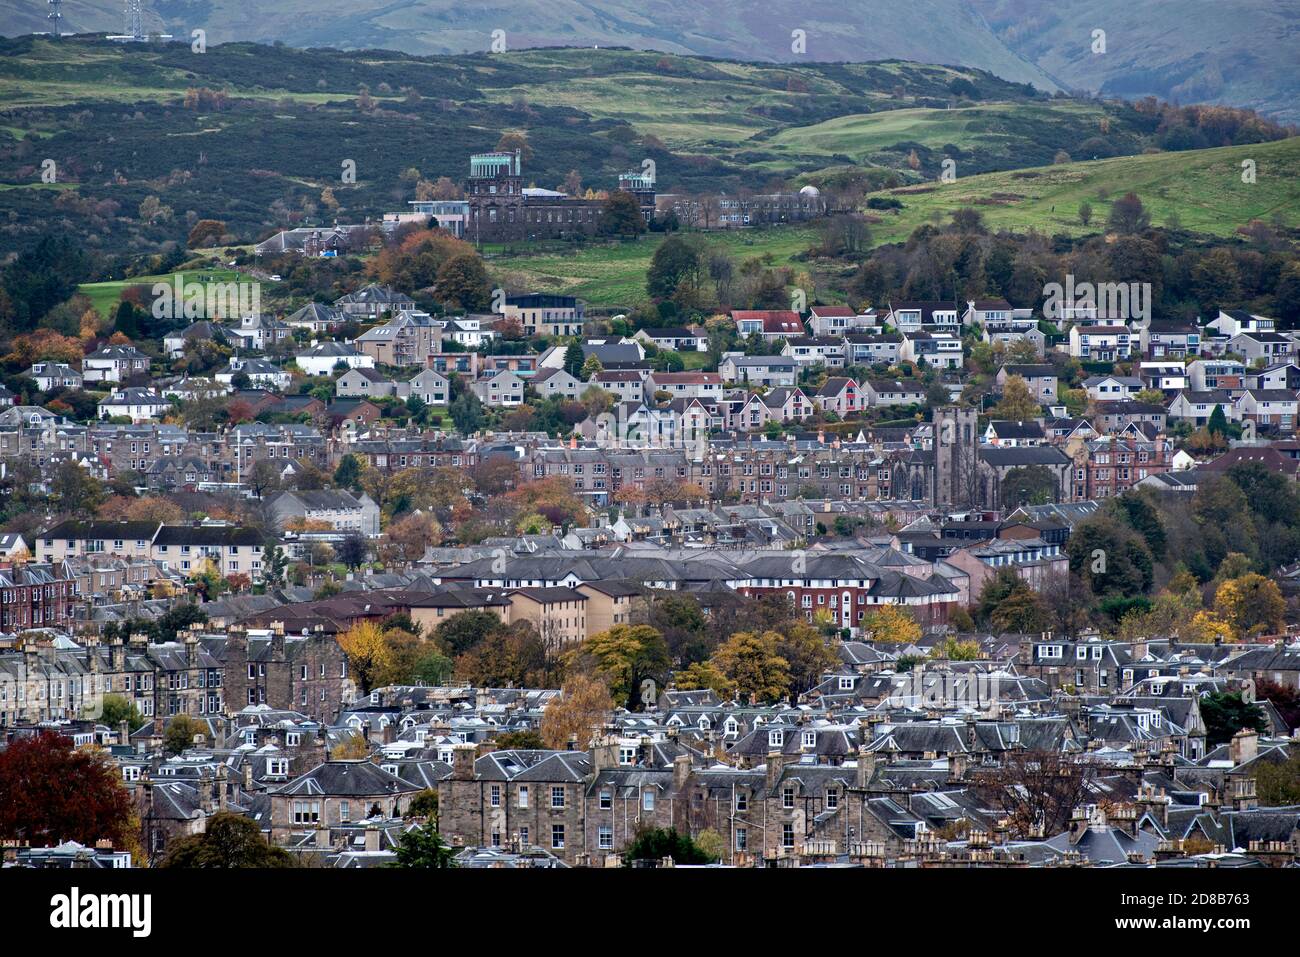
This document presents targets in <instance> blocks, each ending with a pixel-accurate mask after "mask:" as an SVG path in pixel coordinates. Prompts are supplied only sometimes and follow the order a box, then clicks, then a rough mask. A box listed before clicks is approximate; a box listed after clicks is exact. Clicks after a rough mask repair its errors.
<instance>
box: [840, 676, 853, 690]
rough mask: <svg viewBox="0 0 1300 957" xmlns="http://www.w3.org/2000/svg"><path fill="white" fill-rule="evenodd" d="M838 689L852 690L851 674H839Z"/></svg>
mask: <svg viewBox="0 0 1300 957" xmlns="http://www.w3.org/2000/svg"><path fill="white" fill-rule="evenodd" d="M840 690H841V691H852V690H853V678H852V676H850V675H841V676H840Z"/></svg>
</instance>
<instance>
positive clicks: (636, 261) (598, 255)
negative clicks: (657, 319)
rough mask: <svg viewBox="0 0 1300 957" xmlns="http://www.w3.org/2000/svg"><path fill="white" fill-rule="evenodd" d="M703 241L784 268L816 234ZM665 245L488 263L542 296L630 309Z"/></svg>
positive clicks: (766, 232) (793, 231) (720, 236)
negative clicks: (562, 296)
mask: <svg viewBox="0 0 1300 957" xmlns="http://www.w3.org/2000/svg"><path fill="white" fill-rule="evenodd" d="M701 238H702V240H703V241H704V243H705V244H706V245H707V246H709V247H711V248H720V249H725V250H726V251H727V252H728V253H729V254H730V255H731V257H732V258H733V259H735V260H736V261H737V262H741V261H743V260H745V259H749V258H751V257H753V256H763V257H768V256H770V257H771V262H772V265H774V266H780V265H784V264H787V263H790V261H791V257H792V256H795V255H797V254H799V253H802V252H804V251H805V250H806V249H807V248H808V247H809V246H810V245H811V244H812V243H813V241H814V239H815V238H816V232H815V230H813V229H811V228H807V227H787V228H773V229H762V230H757V229H756V230H743V231H742V230H736V231H732V232H717V233H705V234H701ZM662 241H663V236H662V234H658V233H652V234H650V235H647V236H644V237H642V238H641V239H639V240H637V241H635V242H623V243H618V244H616V245H600V246H588V247H584V248H582V249H579V250H572V251H568V250H566V251H562V252H546V253H540V254H533V255H528V254H514V255H505V254H498V255H495V256H491V257H490V258H489V259H488V268H489V269H490V270H491V271H492V272H493V274H494V275H495V276H497V277H499V278H505V277H506V276H509V277H510V278H511V280H512V281H513V282H516V283H521V284H527V285H528V286H529V287H531V288H534V289H536V290H537V291H539V292H554V293H563V294H566V295H574V296H580V297H582V298H583V299H586V300H587V301H588V302H589V303H591V304H592V305H596V306H602V307H609V308H617V309H626V308H631V307H632V306H635V305H636V304H637V303H640V302H643V301H644V300H645V299H646V292H645V274H646V270H647V269H648V268H649V266H650V259H651V257H652V256H654V251H655V249H656V248H658V246H659V243H660V242H662Z"/></svg>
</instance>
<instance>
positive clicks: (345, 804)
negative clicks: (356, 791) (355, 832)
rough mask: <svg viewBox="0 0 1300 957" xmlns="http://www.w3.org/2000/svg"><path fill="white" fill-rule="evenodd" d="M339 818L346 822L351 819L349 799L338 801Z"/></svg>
mask: <svg viewBox="0 0 1300 957" xmlns="http://www.w3.org/2000/svg"><path fill="white" fill-rule="evenodd" d="M339 820H340V821H341V822H347V821H350V820H352V804H351V802H349V801H339Z"/></svg>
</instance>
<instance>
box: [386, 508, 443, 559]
mask: <svg viewBox="0 0 1300 957" xmlns="http://www.w3.org/2000/svg"><path fill="white" fill-rule="evenodd" d="M441 537H442V529H441V528H440V527H439V525H438V522H437V520H435V519H434V517H433V516H432V515H428V514H425V513H423V512H412V513H411V514H409V515H405V516H403V517H402V518H400V519H398V520H397V521H395V522H393V523H392V524H391V525H389V526H388V531H387V532H386V534H385V542H384V544H383V546H381V548H380V554H381V555H382V556H383V559H384V561H385V562H386V563H387V562H392V563H396V564H399V565H406V564H409V563H411V562H417V561H419V560H420V559H421V558H423V557H424V553H425V552H426V551H427V550H428V549H429V548H430V547H431V546H433V545H436V544H438V542H439V540H440V539H441Z"/></svg>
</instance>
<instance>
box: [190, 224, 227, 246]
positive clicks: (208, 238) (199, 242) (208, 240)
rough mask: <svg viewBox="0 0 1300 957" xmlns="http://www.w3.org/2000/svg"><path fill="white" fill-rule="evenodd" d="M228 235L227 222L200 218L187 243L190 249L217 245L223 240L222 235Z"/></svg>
mask: <svg viewBox="0 0 1300 957" xmlns="http://www.w3.org/2000/svg"><path fill="white" fill-rule="evenodd" d="M224 235H226V224H225V223H223V222H222V221H221V220H219V219H200V220H199V221H198V222H197V223H195V224H194V228H193V229H191V230H190V235H189V238H188V239H186V241H185V244H186V245H187V246H189V247H190V249H199V248H201V247H203V246H215V245H216V244H217V243H219V242H221V237H222V236H224Z"/></svg>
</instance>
